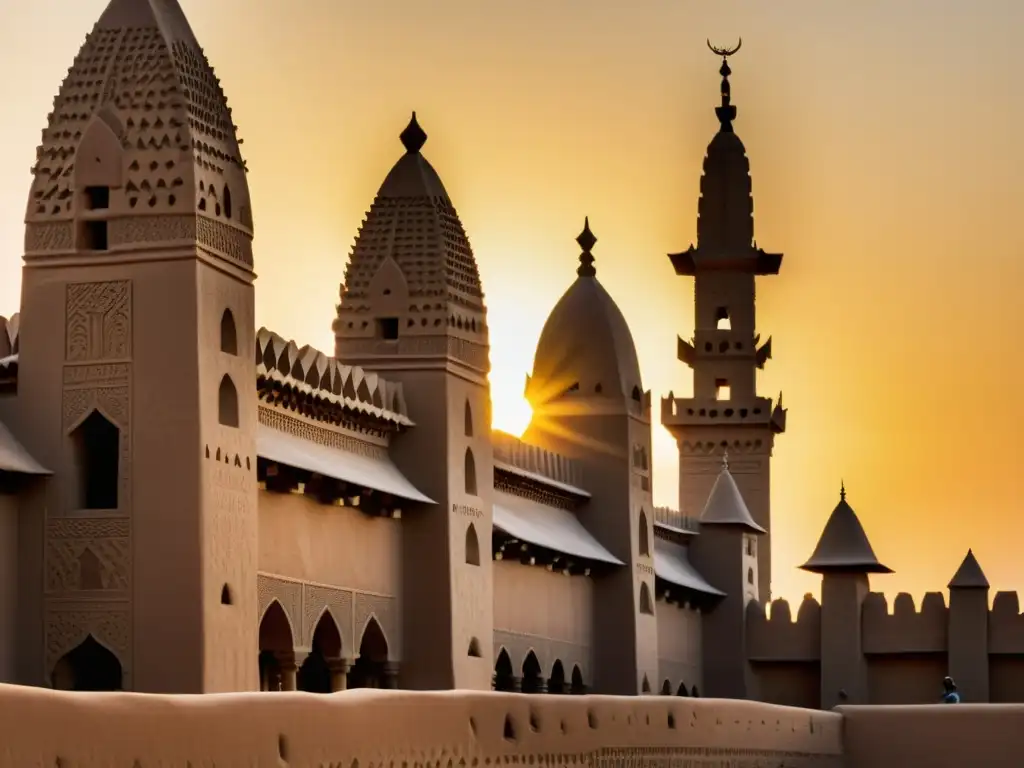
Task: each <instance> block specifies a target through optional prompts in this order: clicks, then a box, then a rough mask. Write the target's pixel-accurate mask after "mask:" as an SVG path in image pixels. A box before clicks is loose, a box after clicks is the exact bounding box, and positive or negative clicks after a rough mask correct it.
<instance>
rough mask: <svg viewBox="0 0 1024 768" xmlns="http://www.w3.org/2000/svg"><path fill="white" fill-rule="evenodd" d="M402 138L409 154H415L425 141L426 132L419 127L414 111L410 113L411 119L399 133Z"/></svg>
mask: <svg viewBox="0 0 1024 768" xmlns="http://www.w3.org/2000/svg"><path fill="white" fill-rule="evenodd" d="M398 138H400V139H401V140H402V144H403V145H404V146H405V151H406V152H408V153H409V154H410V155H415V154H417V153H418V152H419V151H420V150H421V149H423V145H424V144H426V143H427V134H426V132H425V131H424V130H423V129H422V128H420V124H419V123H418V122H417V121H416V113H415V112H413V113H412V119H411V120H410V121H409V124H408V125H407V126H405V130H404V131H402V133H401V134H400V135H399V137H398Z"/></svg>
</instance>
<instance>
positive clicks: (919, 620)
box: [861, 592, 949, 655]
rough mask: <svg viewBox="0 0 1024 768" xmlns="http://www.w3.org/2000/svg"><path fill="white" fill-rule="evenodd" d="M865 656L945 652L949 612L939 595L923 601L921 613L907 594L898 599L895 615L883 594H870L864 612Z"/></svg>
mask: <svg viewBox="0 0 1024 768" xmlns="http://www.w3.org/2000/svg"><path fill="white" fill-rule="evenodd" d="M861 615H862V621H863V637H864V653H865V654H868V655H886V654H903V655H906V654H930V653H941V654H944V653H945V652H946V648H947V644H948V626H949V611H948V609H947V608H946V601H945V598H944V597H943V596H942V593H940V592H929V593H927V594H926V595H925V596H924V599H923V600H922V601H921V610H920V611H919V610H918V609H917V607H916V606H915V605H914V598H913V597H912V596H911V595H908V594H907V593H906V592H901V593H899V594H898V595H896V599H895V600H894V601H893V610H892V613H890V612H889V608H888V601H887V600H886V598H885V595H884V594H882V593H881V592H871V593H870V594H868V596H867V597H866V598H865V599H864V606H863V609H862V611H861Z"/></svg>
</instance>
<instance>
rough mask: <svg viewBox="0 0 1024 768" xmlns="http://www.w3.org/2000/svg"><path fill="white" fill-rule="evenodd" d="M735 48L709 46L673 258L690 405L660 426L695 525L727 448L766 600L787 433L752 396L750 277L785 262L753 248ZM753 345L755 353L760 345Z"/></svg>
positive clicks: (673, 407)
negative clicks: (693, 224) (710, 108)
mask: <svg viewBox="0 0 1024 768" xmlns="http://www.w3.org/2000/svg"><path fill="white" fill-rule="evenodd" d="M738 50H739V45H737V46H736V48H734V49H732V50H721V49H716V48H712V51H714V52H715V53H716V54H719V55H721V56H722V67H721V69H720V70H719V72H720V73H721V75H722V103H721V106H719V107H717V108H716V109H715V114H716V115H717V116H718V120H719V123H720V127H719V129H718V133H717V134H715V137H714V138H713V139H712V140H711V143H710V144H709V145H708V151H707V156H706V157H705V158H704V175H703V176H702V177H701V180H700V193H701V194H700V202H699V204H698V219H697V246H696V247H694V246H692V245H691V246H690V247H689V248H688V249H687V250H686V251H684V252H682V253H676V254H671V255H670V256H669V258H670V259H671V260H672V266H673V267H674V268H675V270H676V274H677V275H686V276H692V277H694V278H695V281H696V286H695V290H694V294H695V299H696V301H695V305H696V306H695V321H694V329H695V330H694V337H693V339H692V340H691V341H684V340H683V339H679V345H678V354H679V359H680V360H682V361H683V362H684V363H686V364H687V365H688V366H690V368H691V369H693V397H692V398H676V397H674V396H673V395H672V394H671V393H669V396H668V397H667V398H665V399H664V400H663V401H662V409H661V418H662V424H664V425H665V428H666V429H668V431H669V432H671V433H672V435H673V436H674V437H675V438H676V442H677V443H678V445H679V508H680V511H681V512H682V513H683V514H684V515H690V516H693V517H697V516H699V515H700V513H701V510H702V509H703V508H704V506H705V504H706V502H707V499H708V495H709V494H710V492H711V487H712V485H713V484H714V482H715V478H716V477H717V476H718V472H719V469H720V467H721V463H722V460H721V454H722V452H723V451H724V450H725V449H728V451H729V455H730V456H731V457H732V460H731V461H730V465H729V466H730V471H731V473H732V475H733V477H734V478H735V479H736V484H737V485H738V486H739V488H740V491H741V493H742V494H743V498H744V501H746V504H747V506H748V508H749V509H750V512H751V514H752V515H753V517H754V520H755V521H756V522H757V524H758V525H759V526H761V527H762V528H764V529H765V530H766V531H767V532H768V533H767V534H766V535H765V537H764V539H765V540H764V542H763V548H762V550H761V552H760V555H759V557H758V592H759V594H760V597H761V599H762V600H768V599H770V594H771V543H770V534H771V499H770V462H771V456H772V446H773V444H774V440H775V435H776V434H778V433H781V432H783V431H785V429H786V411H785V410H784V409H783V408H782V396H781V395H780V396H779V402H778V403H776V404H775V406H774V408H773V407H772V401H771V399H769V398H765V397H758V394H757V371H758V369H760V368H762V367H764V363H765V361H766V360H768V359H769V358H770V357H771V349H772V346H771V339H770V338H769V339H768V340H767V341H765V342H764V343H763V344H762V343H761V342H760V338H761V337H760V335H759V334H757V333H756V331H755V321H754V305H755V299H754V297H755V286H754V283H755V278H756V276H758V275H775V274H778V272H779V267H780V266H781V264H782V254H776V253H765V252H764V251H763V250H761V249H760V248H758V247H757V245H756V244H755V243H754V216H753V208H754V204H753V198H752V196H751V190H750V163H749V162H748V160H747V156H746V151H745V150H744V148H743V142H741V141H740V139H739V137H738V136H737V135H736V134H735V133H734V132H733V126H732V123H733V120H735V119H736V107H735V106H733V105H732V103H731V92H730V86H729V75H730V74H731V70H730V69H729V62H728V57H729V56H731V55H732V54H734V53H736V51H738ZM759 345H760V346H759Z"/></svg>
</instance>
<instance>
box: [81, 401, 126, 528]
mask: <svg viewBox="0 0 1024 768" xmlns="http://www.w3.org/2000/svg"><path fill="white" fill-rule="evenodd" d="M71 442H72V446H73V451H74V455H75V469H76V472H77V474H78V508H79V509H102V510H114V509H117V508H118V495H119V494H118V491H119V488H118V486H119V484H120V483H119V480H120V477H119V475H120V463H121V430H120V429H119V428H118V427H117V425H116V424H115V423H114V421H113V420H112V419H110V418H108V417H107V416H106V414H104V413H103V412H101V411H100V410H99V409H98V408H93V409H92V410H91V411H90V412H89V413H88V414H87V415H86V416H85V418H84V419H82V420H81V421H80V422H79V423H78V426H76V427H75V428H74V429H73V430H72V431H71Z"/></svg>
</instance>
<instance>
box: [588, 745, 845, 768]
mask: <svg viewBox="0 0 1024 768" xmlns="http://www.w3.org/2000/svg"><path fill="white" fill-rule="evenodd" d="M591 764H592V765H593V766H594V768H637V766H644V768H683V767H684V766H685V768H769V766H781V765H784V766H786V767H787V768H790V766H792V768H840V767H841V766H842V765H843V757H842V755H827V754H819V753H811V752H789V751H784V750H774V749H744V748H742V747H669V748H664V747H629V748H606V749H600V750H598V751H597V752H596V754H595V755H594V759H593V760H592V763H591Z"/></svg>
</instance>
